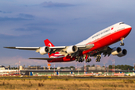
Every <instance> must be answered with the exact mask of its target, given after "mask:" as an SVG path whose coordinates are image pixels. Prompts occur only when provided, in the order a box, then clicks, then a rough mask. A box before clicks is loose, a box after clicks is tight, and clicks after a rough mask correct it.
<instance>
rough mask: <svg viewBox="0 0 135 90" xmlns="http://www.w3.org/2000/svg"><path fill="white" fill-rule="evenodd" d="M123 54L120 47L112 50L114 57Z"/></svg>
mask: <svg viewBox="0 0 135 90" xmlns="http://www.w3.org/2000/svg"><path fill="white" fill-rule="evenodd" d="M120 52H121V48H120V47H115V48H113V50H112V53H111V54H112V55H118V54H119V53H120Z"/></svg>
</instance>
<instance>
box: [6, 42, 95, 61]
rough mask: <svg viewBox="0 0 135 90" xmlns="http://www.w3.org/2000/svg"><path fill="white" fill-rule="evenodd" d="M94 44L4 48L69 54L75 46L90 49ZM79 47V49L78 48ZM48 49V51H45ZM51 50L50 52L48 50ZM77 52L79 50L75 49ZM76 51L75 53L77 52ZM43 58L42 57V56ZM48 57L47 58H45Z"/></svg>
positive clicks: (82, 49)
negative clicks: (68, 51)
mask: <svg viewBox="0 0 135 90" xmlns="http://www.w3.org/2000/svg"><path fill="white" fill-rule="evenodd" d="M93 46H94V44H89V45H72V46H54V47H48V46H43V47H4V48H8V49H19V50H35V51H36V52H39V53H40V54H41V52H46V53H43V54H41V55H44V54H47V53H50V54H51V53H55V52H60V53H61V54H63V55H67V54H68V53H67V50H69V49H70V50H71V49H72V50H73V49H75V48H78V49H79V50H81V51H84V50H87V49H90V48H92V47H93ZM78 49H77V50H78ZM45 50H47V51H45ZM48 51H50V52H48ZM75 52H77V51H75ZM75 52H74V53H75ZM40 59H41V58H40ZM44 59H46V58H44Z"/></svg>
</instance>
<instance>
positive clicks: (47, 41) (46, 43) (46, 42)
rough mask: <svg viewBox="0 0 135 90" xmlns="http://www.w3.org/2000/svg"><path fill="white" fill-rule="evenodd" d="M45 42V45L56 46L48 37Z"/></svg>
mask: <svg viewBox="0 0 135 90" xmlns="http://www.w3.org/2000/svg"><path fill="white" fill-rule="evenodd" d="M44 43H45V46H48V47H54V45H53V44H52V43H51V42H50V41H49V40H48V39H46V40H44Z"/></svg>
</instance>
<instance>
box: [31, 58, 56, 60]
mask: <svg viewBox="0 0 135 90" xmlns="http://www.w3.org/2000/svg"><path fill="white" fill-rule="evenodd" d="M29 59H39V60H52V59H54V58H29Z"/></svg>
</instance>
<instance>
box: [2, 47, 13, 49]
mask: <svg viewBox="0 0 135 90" xmlns="http://www.w3.org/2000/svg"><path fill="white" fill-rule="evenodd" d="M3 48H8V49H15V47H3Z"/></svg>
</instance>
